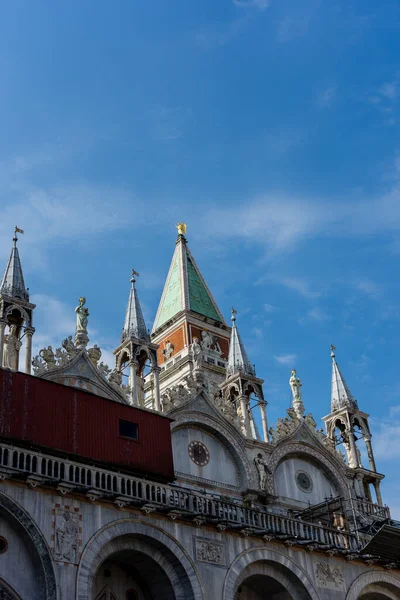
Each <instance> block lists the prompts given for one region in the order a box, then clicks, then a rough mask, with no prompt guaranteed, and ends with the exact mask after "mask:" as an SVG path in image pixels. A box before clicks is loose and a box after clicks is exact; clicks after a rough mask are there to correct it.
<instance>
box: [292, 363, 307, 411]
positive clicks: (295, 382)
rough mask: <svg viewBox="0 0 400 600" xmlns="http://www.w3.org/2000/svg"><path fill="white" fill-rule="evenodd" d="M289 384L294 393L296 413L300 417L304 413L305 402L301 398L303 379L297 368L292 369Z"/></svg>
mask: <svg viewBox="0 0 400 600" xmlns="http://www.w3.org/2000/svg"><path fill="white" fill-rule="evenodd" d="M289 385H290V387H291V389H292V394H293V402H292V403H293V408H294V410H295V412H296V415H297V416H298V417H299V418H300V417H302V416H303V415H304V404H303V401H302V398H301V389H300V388H301V385H302V384H301V381H300V379H299V378H298V377H297V375H296V371H295V369H293V370H292V371H291V374H290V379H289Z"/></svg>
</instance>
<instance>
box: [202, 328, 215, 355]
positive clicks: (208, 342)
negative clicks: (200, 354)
mask: <svg viewBox="0 0 400 600" xmlns="http://www.w3.org/2000/svg"><path fill="white" fill-rule="evenodd" d="M213 341H214V340H213V336H212V335H211V333H210V332H209V331H202V332H201V347H202V348H203V350H210V349H211V346H212V343H213Z"/></svg>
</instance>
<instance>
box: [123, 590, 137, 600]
mask: <svg viewBox="0 0 400 600" xmlns="http://www.w3.org/2000/svg"><path fill="white" fill-rule="evenodd" d="M126 600H138V595H137V592H136V590H128V591H127V592H126Z"/></svg>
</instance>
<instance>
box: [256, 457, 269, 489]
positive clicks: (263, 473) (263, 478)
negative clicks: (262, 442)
mask: <svg viewBox="0 0 400 600" xmlns="http://www.w3.org/2000/svg"><path fill="white" fill-rule="evenodd" d="M254 464H255V465H256V468H257V471H258V477H259V480H260V489H261V490H265V489H266V487H267V473H268V472H269V469H268V466H267V463H266V462H265V460H264V459H263V455H262V454H261V452H260V453H259V454H257V456H256V457H255V458H254Z"/></svg>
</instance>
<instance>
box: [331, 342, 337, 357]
mask: <svg viewBox="0 0 400 600" xmlns="http://www.w3.org/2000/svg"><path fill="white" fill-rule="evenodd" d="M335 350H336V347H335V346H334V345H333V344H331V356H332V358H335Z"/></svg>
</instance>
